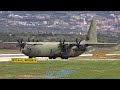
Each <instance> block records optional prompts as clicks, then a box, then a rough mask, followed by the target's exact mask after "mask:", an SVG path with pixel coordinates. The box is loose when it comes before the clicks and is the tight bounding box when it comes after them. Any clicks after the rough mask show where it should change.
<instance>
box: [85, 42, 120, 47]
mask: <svg viewBox="0 0 120 90" xmlns="http://www.w3.org/2000/svg"><path fill="white" fill-rule="evenodd" d="M86 45H88V46H94V47H114V46H116V45H118V44H117V43H86Z"/></svg>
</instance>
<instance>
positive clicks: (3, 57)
mask: <svg viewBox="0 0 120 90" xmlns="http://www.w3.org/2000/svg"><path fill="white" fill-rule="evenodd" d="M92 55H93V54H82V55H80V56H79V57H84V58H82V59H79V58H78V59H77V60H98V59H89V58H86V59H85V57H87V56H90V57H91V56H92ZM114 55H116V56H118V55H119V56H120V54H106V56H114ZM11 58H28V56H25V55H24V54H0V62H2V61H10V60H11ZM37 59H38V60H40V61H42V60H62V61H69V60H74V59H75V58H69V59H61V58H57V59H49V58H48V57H37ZM100 60H108V59H100ZM109 60H120V59H109Z"/></svg>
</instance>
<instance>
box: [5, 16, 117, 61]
mask: <svg viewBox="0 0 120 90" xmlns="http://www.w3.org/2000/svg"><path fill="white" fill-rule="evenodd" d="M3 43H4V42H3ZM11 43H12V42H11ZM14 43H17V42H14ZM18 45H19V47H20V50H21V51H22V53H23V54H25V55H26V56H28V57H29V58H33V57H49V59H56V58H57V57H61V58H62V59H68V58H69V57H77V56H79V55H81V54H83V53H84V52H85V51H87V47H88V46H102V45H112V46H113V45H117V43H99V42H97V33H96V21H95V18H94V17H93V19H92V21H91V25H90V28H89V30H88V33H87V36H86V39H85V40H82V41H78V39H76V41H75V42H65V39H64V40H63V41H61V40H60V41H59V42H30V41H28V42H23V40H22V39H21V40H18Z"/></svg>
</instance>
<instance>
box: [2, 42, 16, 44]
mask: <svg viewBox="0 0 120 90" xmlns="http://www.w3.org/2000/svg"><path fill="white" fill-rule="evenodd" d="M1 43H5V44H14V43H15V44H16V43H18V42H1Z"/></svg>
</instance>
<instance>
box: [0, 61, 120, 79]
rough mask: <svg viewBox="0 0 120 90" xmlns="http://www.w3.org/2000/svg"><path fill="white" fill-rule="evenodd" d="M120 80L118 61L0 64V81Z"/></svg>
mask: <svg viewBox="0 0 120 90" xmlns="http://www.w3.org/2000/svg"><path fill="white" fill-rule="evenodd" d="M46 77H47V78H58V79H59V78H61V79H120V61H110V60H108V61H107V60H105V61H104V60H102V61H100V60H98V61H97V60H96V61H86V60H85V61H77V60H75V61H74V60H70V61H39V62H38V63H35V64H25V63H24V64H22V63H16V64H15V63H10V62H0V78H1V79H34V78H35V79H46Z"/></svg>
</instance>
